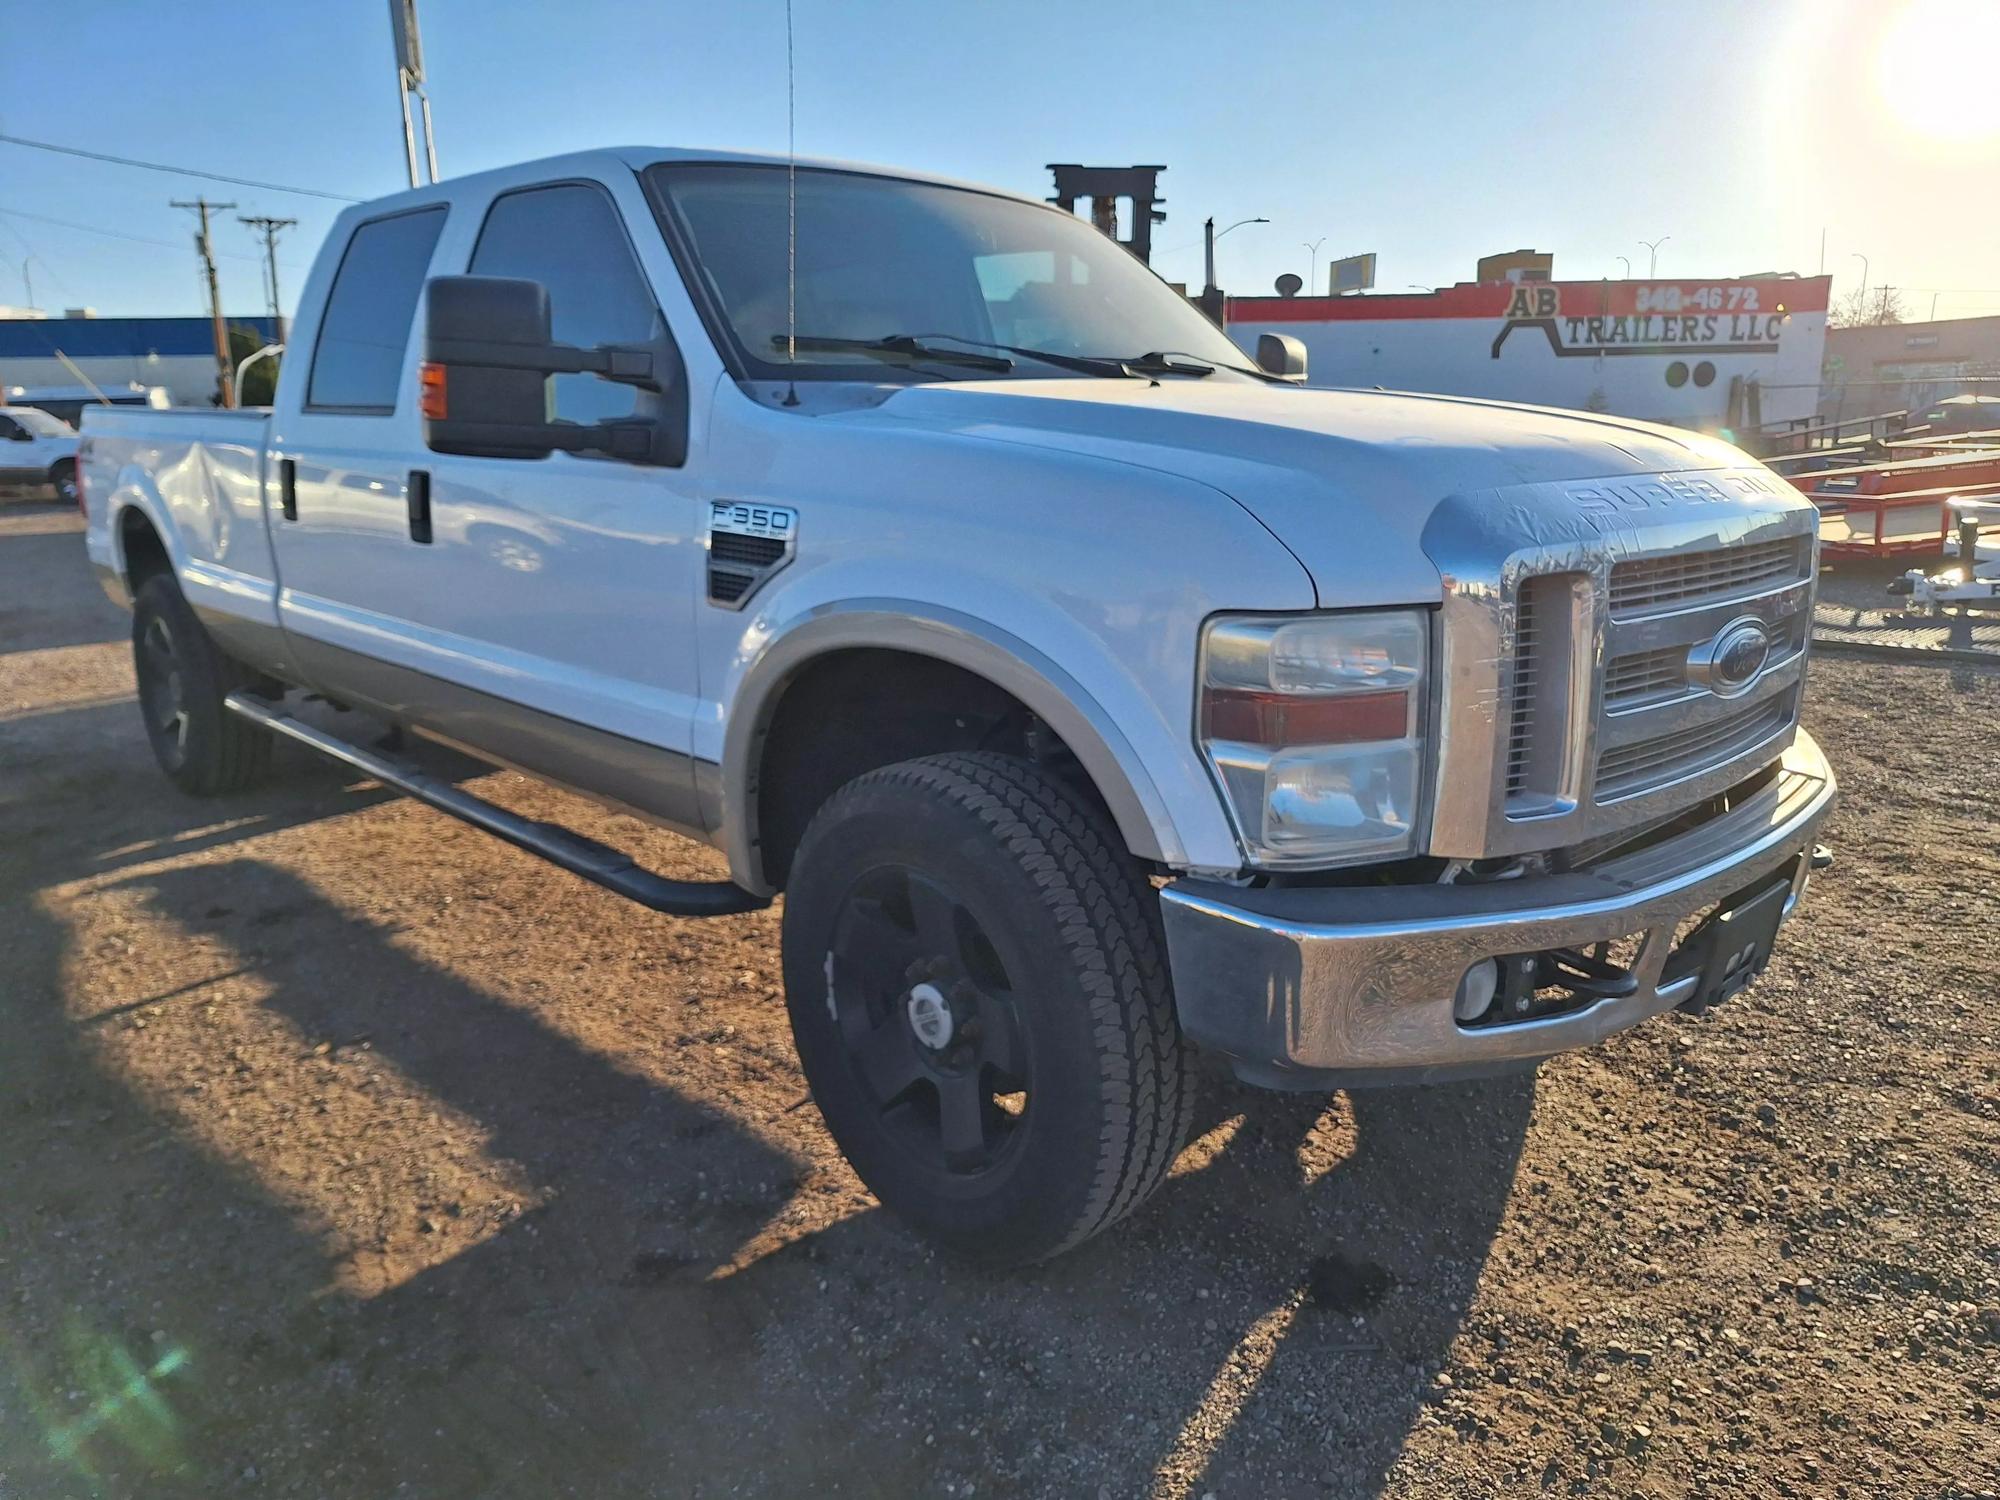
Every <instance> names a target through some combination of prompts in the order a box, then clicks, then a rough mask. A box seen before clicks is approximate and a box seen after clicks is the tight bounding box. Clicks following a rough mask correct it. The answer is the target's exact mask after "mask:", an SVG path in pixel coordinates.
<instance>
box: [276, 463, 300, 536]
mask: <svg viewBox="0 0 2000 1500" xmlns="http://www.w3.org/2000/svg"><path fill="white" fill-rule="evenodd" d="M278 508H279V509H280V510H282V511H283V512H284V513H285V519H286V520H287V521H296V520H297V519H298V518H299V466H298V463H297V462H296V461H295V460H293V459H289V458H281V459H279V460H278Z"/></svg>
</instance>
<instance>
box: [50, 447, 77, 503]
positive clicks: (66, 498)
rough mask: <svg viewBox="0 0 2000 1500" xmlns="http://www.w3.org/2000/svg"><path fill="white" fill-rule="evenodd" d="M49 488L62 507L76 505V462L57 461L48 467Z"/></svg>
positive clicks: (69, 460) (72, 460)
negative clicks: (54, 493)
mask: <svg viewBox="0 0 2000 1500" xmlns="http://www.w3.org/2000/svg"><path fill="white" fill-rule="evenodd" d="M49 488H50V489H52V490H54V491H55V492H56V499H58V500H60V501H62V503H63V504H64V505H74V504H76V460H75V459H73V458H64V459H58V460H57V461H56V462H55V463H53V464H51V465H49Z"/></svg>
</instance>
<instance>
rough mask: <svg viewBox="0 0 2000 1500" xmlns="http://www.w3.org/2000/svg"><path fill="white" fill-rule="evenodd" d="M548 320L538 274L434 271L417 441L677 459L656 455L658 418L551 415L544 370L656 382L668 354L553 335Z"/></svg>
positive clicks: (528, 452) (448, 449)
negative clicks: (563, 418)
mask: <svg viewBox="0 0 2000 1500" xmlns="http://www.w3.org/2000/svg"><path fill="white" fill-rule="evenodd" d="M551 324H552V319H551V317H550V308H549V293H548V289H547V288H546V287H544V286H543V285H542V284H541V283H540V282H537V281H523V280H517V279H515V278H513V277H507V276H437V277H433V278H432V279H431V281H430V283H429V285H428V287H427V288H426V300H425V309H424V362H423V369H422V372H421V375H422V382H421V384H422V401H421V408H422V413H423V419H424V445H425V446H426V447H427V448H429V449H431V451H433V452H435V453H463V454H469V455H473V456H477V457H482V458H546V457H548V456H549V454H551V453H554V452H557V451H562V452H568V453H608V454H610V455H611V456H612V457H614V458H623V459H628V460H630V461H631V462H634V463H663V462H669V461H678V460H669V459H668V458H666V457H664V456H662V454H661V451H660V450H661V446H662V445H661V442H660V436H661V428H660V424H659V423H657V422H654V421H650V420H647V419H643V418H635V419H631V420H625V421H612V422H600V423H596V424H594V425H582V424H576V423H566V422H557V421H556V420H555V410H554V407H553V405H552V404H551V403H552V396H551V391H550V377H551V376H554V375H572V374H590V375H596V376H598V377H599V378H600V379H604V380H612V381H617V382H619V383H620V384H624V385H633V386H637V387H639V388H640V389H641V390H658V389H660V378H659V376H657V375H656V374H655V371H656V370H658V369H660V368H661V366H662V365H663V364H664V363H666V361H664V360H663V359H662V357H661V351H660V350H659V349H657V348H654V347H648V346H626V345H617V344H607V345H604V346H602V347H600V348H596V349H579V348H577V347H575V346H574V345H570V344H558V343H553V342H551V340H550V335H549V330H550V327H551ZM671 373H674V374H677V373H678V371H677V370H676V371H673V372H671Z"/></svg>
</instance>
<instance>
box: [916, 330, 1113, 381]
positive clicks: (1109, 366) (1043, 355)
mask: <svg viewBox="0 0 2000 1500" xmlns="http://www.w3.org/2000/svg"><path fill="white" fill-rule="evenodd" d="M917 337H918V338H922V339H950V340H951V341H952V342H953V343H954V344H970V345H972V347H973V348H975V349H999V350H1001V351H1003V352H1004V353H1007V354H1018V355H1020V356H1021V358H1023V359H1034V360H1040V361H1041V362H1042V363H1043V364H1045V365H1054V366H1055V367H1056V368H1057V369H1058V370H1075V371H1076V372H1077V373H1078V374H1081V375H1101V376H1103V377H1104V378H1105V379H1107V380H1131V379H1136V378H1140V377H1139V372H1138V371H1137V370H1134V369H1130V368H1128V367H1127V364H1126V362H1125V361H1124V360H1120V359H1100V358H1098V357H1097V356H1096V355H1094V354H1057V353H1055V352H1054V351H1052V350H1048V349H1029V348H1026V347H1024V346H1023V345H1020V344H989V343H988V342H986V340H984V339H969V338H967V337H966V336H965V335H964V334H962V333H923V334H918V335H917Z"/></svg>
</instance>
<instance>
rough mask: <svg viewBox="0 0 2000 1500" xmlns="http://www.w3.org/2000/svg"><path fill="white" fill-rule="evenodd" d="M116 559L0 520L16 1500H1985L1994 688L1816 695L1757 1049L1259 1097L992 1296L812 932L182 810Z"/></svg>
mask: <svg viewBox="0 0 2000 1500" xmlns="http://www.w3.org/2000/svg"><path fill="white" fill-rule="evenodd" d="M76 532H77V525H76V522H75V520H74V518H73V517H71V516H68V515H65V514H63V513H62V512H60V511H57V510H55V509H53V508H50V507H46V506H25V507H24V506H15V507H10V508H8V509H6V510H4V511H0V954H4V955H5V963H4V966H0V1497H6V1500H17V1497H18V1500H45V1497H59V1496H68V1495H79V1496H80V1495H115V1496H146V1497H154V1496H166V1497H174V1496H202V1497H237V1496H265V1495H271V1496H280V1495H282V1496H316V1497H317V1496H326V1497H347V1496H353V1497H383V1496H393V1495H405V1494H407V1495H420V1496H441V1497H460V1496H463V1497H474V1496H478V1497H489V1496H524V1497H548V1496H589V1497H596V1496H612V1497H617V1496H651V1495H673V1496H680V1495H689V1496H718V1495H735V1494H744V1495H794V1494H800V1493H808V1492H810V1493H838V1494H844V1495H858V1496H904V1495H926V1496H930V1495H952V1496H971V1495H985V1496H1042V1495H1063V1496H1082V1497H1086V1500H1089V1497H1096V1496H1110V1497H1126V1496H1158V1497H1172V1500H1180V1497H1199V1496H1203V1495H1208V1494H1213V1495H1215V1496H1217V1497H1222V1500H1227V1497H1239V1496H1240V1497H1266V1496H1294V1495H1296V1496H1308V1495H1311V1496H1318V1495H1368V1496H1372V1495H1393V1496H1408V1497H1419V1496H1421V1497H1431V1496H1459V1495H1488V1494H1494V1493H1501V1492H1520V1493H1527V1494H1557V1495H1561V1494H1593V1495H1614V1496H1683V1495H1688V1496H1693V1495H1716V1496H1739V1495H1766V1494H1777V1495H1788V1496H1790V1495H1796V1496H1818V1495H1853V1496H1861V1495H1869V1496H1874V1495H1882V1496H1897V1497H1904V1496H1932V1497H1942V1496H1965V1495H1980V1494H1989V1495H1990V1494H1992V1493H1993V1492H1994V1490H1995V1489H1996V1488H2000V1434H1996V1427H1995V1418H1996V1415H2000V1223H1996V1217H1995V1214H1994V1211H1993V1210H1994V1196H1995V1189H1996V1185H2000V1049H1997V1048H1996V1041H2000V1020H1996V1014H1995V1008H1994V1003H1993V997H1994V991H1995V980H1996V977H2000V976H1996V969H2000V943H1996V939H1995V931H1996V918H2000V910H1997V909H1996V898H1995V878H1996V876H2000V847H1996V839H1995V832H1994V831H1995V827H1996V816H1995V815H1996V805H1995V804H1996V796H1997V795H2000V794H1996V792H1995V791H1994V789H1993V782H1992V778H1991V775H1990V773H1989V771H1988V766H1989V765H1990V756H1991V747H1992V744H1993V733H1994V728H1995V725H1996V723H2000V674H1996V673H1993V672H1987V671H1984V670H1981V669H1974V668H1963V667H1961V668H1946V667H1890V666H1881V665H1873V664H1868V663H1862V662H1854V661H1835V660H1830V659H1829V660H1824V661H1822V662H1820V663H1818V664H1817V665H1816V666H1815V668H1814V693H1813V698H1812V703H1811V708H1810V710H1809V715H1808V717H1809V722H1810V725H1811V727H1812V729H1813V730H1814V732H1815V733H1816V734H1818V735H1819V736H1820V737H1821V740H1822V742H1823V743H1824V744H1825V745H1826V747H1827V749H1828V751H1829V753H1830V754H1831V755H1832V756H1833V757H1834V759H1835V762H1836V764H1837V766H1838V767H1839V769H1840V773H1841V775H1842V778H1843V782H1844V785H1845V800H1844V802H1843V805H1842V808H1841V810H1840V811H1839V812H1838V813H1837V814H1836V816H1835V819H1834V822H1833V824H1832V827H1831V829H1830V831H1829V838H1830V839H1831V841H1832V842H1833V843H1834V844H1835V845H1836V846H1837V848H1838V850H1839V856H1840V858H1839V862H1838V863H1837V864H1836V865H1835V866H1834V868H1833V869H1832V870H1831V871H1829V872H1827V873H1826V874H1825V875H1823V876H1822V877H1820V878H1819V879H1818V880H1817V881H1816V882H1815V885H1814V889H1813V892H1812V894H1811V896H1810V897H1809V899H1808V901H1807V903H1806V905H1805V906H1804V907H1803V908H1802V909H1801V913H1800V916H1799V918H1798V919H1797V920H1796V921H1795V922H1794V924H1793V925H1792V926H1791V927H1790V928H1789V929H1788V931H1787V936H1786V939H1785V941H1784V943H1783V944H1782V946H1781V950H1780V952H1779V954H1778V956H1777V958H1776V960H1775V961H1774V963H1773V965H1772V967H1771V970H1770V972H1769V973H1768V974H1767V975H1766V976H1765V978H1764V980H1763V981H1762V983H1761V984H1760V985H1759V986H1758V987H1757V988H1755V989H1754V990H1752V991H1751V992H1750V993H1749V994H1747V995H1745V996H1744V997H1742V998H1740V999H1738V1000H1737V1001H1735V1002H1733V1003H1732V1004H1731V1005H1729V1006H1726V1007H1724V1008H1723V1009H1722V1010H1720V1011H1719V1012H1717V1013H1715V1014H1714V1015H1712V1016H1709V1017H1706V1018H1703V1019H1700V1020H1696V1019H1691V1018H1685V1017H1680V1016H1671V1017H1667V1018H1664V1019H1662V1020H1659V1021H1657V1022H1654V1023H1652V1024H1650V1025H1647V1026H1644V1027H1642V1028H1640V1029H1638V1030H1637V1031H1635V1032H1632V1033H1628V1034H1626V1035H1624V1036H1622V1037H1619V1038H1616V1039H1614V1040H1613V1041H1611V1042H1610V1043H1608V1044H1606V1045H1605V1046H1603V1047H1600V1048H1597V1049H1595V1050H1593V1051H1590V1052H1586V1053H1582V1054H1577V1055H1572V1056H1568V1057H1564V1058H1561V1059H1558V1060H1556V1061H1553V1062H1551V1063H1548V1064H1545V1065H1544V1066H1543V1067H1542V1068H1541V1069H1540V1071H1539V1073H1538V1074H1537V1075H1535V1076H1534V1077H1532V1078H1521V1079H1516V1080H1513V1081H1509V1082H1501V1083H1488V1084H1481V1085H1477V1086H1469V1085H1468V1086H1458V1087H1451V1088H1432V1089H1411V1090H1401V1091H1389V1092H1376V1093H1367V1094H1355V1095H1337V1096H1335V1097H1333V1098H1331V1099H1327V1098H1321V1097H1310V1098H1292V1097H1279V1096H1273V1095H1265V1094H1259V1093H1256V1092H1252V1091H1249V1090H1245V1089H1242V1088H1240V1087H1237V1086H1234V1085H1232V1084H1228V1083H1225V1082H1222V1081H1220V1080H1217V1081H1216V1082H1215V1084H1214V1085H1213V1086H1212V1087H1211V1088H1210V1089H1209V1091H1208V1094H1207V1102H1206V1105H1205V1107H1204V1110H1203V1113H1202V1116H1201V1119H1200V1122H1199V1124H1198V1127H1197V1128H1198V1130H1199V1132H1200V1134H1199V1139H1198V1140H1197V1141H1196V1143H1195V1144H1194V1145H1193V1146H1191V1147H1190V1148H1189V1150H1188V1152H1187V1154H1186V1156H1185V1157H1184V1159H1183V1160H1182V1161H1181V1162H1180V1163H1179V1164H1178V1166H1177V1167H1176V1170H1175V1174H1174V1176H1173V1178H1172V1179H1171V1180H1170V1182H1169V1183H1168V1185H1167V1187H1166V1188H1165V1189H1164V1190H1163V1191H1162V1192H1161V1194H1160V1195H1159V1196H1158V1197H1157V1198H1156V1199H1155V1200H1154V1201H1153V1202H1152V1203H1151V1204H1150V1205H1149V1206H1148V1207H1147V1208H1146V1209H1145V1210H1144V1211H1143V1212H1142V1213H1141V1214H1140V1215H1139V1217H1138V1218H1137V1219H1135V1220H1133V1221H1131V1222H1129V1223H1127V1224H1126V1225H1124V1226H1121V1227H1120V1228H1119V1229H1117V1230H1115V1231H1113V1232H1112V1233H1111V1234H1109V1235H1107V1236H1105V1237H1103V1238H1101V1239H1099V1240H1097V1241H1094V1242H1093V1243H1091V1244H1090V1245H1088V1246H1086V1247H1084V1248H1083V1249H1082V1250H1080V1251H1078V1252H1076V1253H1074V1254H1072V1255H1070V1256H1069V1257H1067V1258H1065V1259H1063V1260H1061V1261H1059V1262H1057V1263H1056V1264H1054V1265H1051V1266H1048V1267H1044V1268H1041V1269H1038V1270H1036V1271H1033V1272H1030V1273H1027V1274H1019V1275H1011V1276H988V1275H982V1274H973V1273H970V1272H967V1271H965V1270H962V1269H959V1268H957V1267H956V1266H954V1265H952V1264H949V1263H946V1262H943V1261H940V1260H939V1259H937V1258H936V1257H934V1256H932V1255H931V1254H929V1253H927V1252H926V1251H925V1250H924V1249H923V1248H922V1247H921V1246H920V1245H919V1244H917V1243H916V1242H915V1241H913V1240H912V1239H911V1238H910V1237H908V1236H907V1235H905V1234H904V1233H903V1232H902V1230H901V1229H900V1228H899V1227H898V1226H897V1225H896V1223H895V1222H894V1221H892V1220H890V1219H889V1218H888V1217H887V1216H886V1215H884V1214H883V1213H881V1212H880V1211H879V1210H878V1209H877V1208H876V1207H875V1205H874V1203H873V1200H872V1199H871V1198H870V1197H869V1196H868V1194H867V1193H866V1192H864V1191H863V1190H862V1189H861V1187H860V1186H859V1184H858V1183H857V1182H856V1181H855V1179H854V1178H853V1176H852V1175H851V1174H850V1173H849V1172H848V1171H847V1169H846V1168H845V1166H844V1165H843V1164H842V1163H841V1161H840V1160H839V1158H838V1157H837V1156H835V1155H834V1153H833V1151H832V1150H831V1148H830V1146H829V1145H828V1143H827V1140H826V1138H825V1136H824V1133H823V1132H822V1130H821V1127H820V1125H819V1121H818V1119H817V1116H816V1115H815V1114H814V1112H813V1110H812V1107H811V1105H810V1104H809V1103H808V1102H806V1097H805V1089H804V1086H803V1084H802V1083H801V1080H800V1078H799V1074H798V1070H797V1067H796V1064H795V1062H794V1059H793V1056H792V1050H791V1045H790V1042H789V1040H788V1039H787V1036H786V1032H785V1025H784V1017H783V1010H782V1007H781V1003H780V999H779V994H778V982H779V981H778V970H777V945H776V933H777V923H778V915H777V913H775V912H772V913H765V914H761V915H758V916H753V917H746V918H739V919H728V920H717V921H710V922H706V923H702V922H681V921H674V920H671V919H668V918H664V917H658V916H654V915H651V914H648V913H645V912H642V911H639V910H638V909H636V908H633V907H630V906H627V905H625V904H623V903H621V902H620V901H618V900H617V899H616V898H614V897H612V896H610V895H608V894H605V893H603V892H601V891H598V890H597V889H595V888H594V887H591V886H589V885H586V884H584V883H582V882H580V881H576V880H573V879H570V878H569V877H567V876H564V875H562V874H560V873H557V872H554V871H550V870H548V869H546V868H544V867H542V866H539V865H537V864H536V863H535V862H533V861H532V860H530V859H528V858H527V857H526V856H524V855H521V854H519V853H517V852H515V851H513V850H510V849H508V848H506V847H504V846H502V845H500V844H498V843H496V842H493V841H491V840H489V839H487V838H485V837H484V836H483V835H480V834H478V833H475V832H473V831H471V830H469V829H465V828H462V827H460V826H459V825H457V824H454V823H452V822H450V821H448V820H446V819H443V818H441V817H440V816H438V815H436V814H434V813H431V812H429V811H427V810H425V809H423V808H421V807H418V806H415V805H413V804H410V803H408V802H404V801H400V800H396V799H393V798H388V797H385V796H383V795H382V794H381V793H380V792H379V790H377V789H375V788H373V787H372V786H370V785H368V784H366V783H356V782H352V781H350V780H346V779H343V777H342V776H341V775H340V774H339V773H338V772H336V771H335V770H333V769H331V768H329V767H328V766H326V765H324V764H320V763H315V762H312V761H310V760H309V759H308V758H307V757H306V755H305V753H304V752H299V753H296V754H294V753H291V752H290V751H289V750H288V749H283V748H281V751H280V755H279V764H278V768H277V774H276V775H275V776H274V777H273V779H272V780H271V782H270V783H269V785H268V786H266V787H265V788H263V789H261V790H258V791H256V792H253V793H250V794H247V795H242V796H237V797H232V798H229V799H225V800H222V801H217V802H208V803H198V802H194V801H190V800H187V799H184V798H182V797H181V796H179V795H178V794H176V793H175V792H173V791H172V790H171V789H170V788H169V787H168V786H167V784H166V782H165V781H164V780H163V779H162V778H161V777H160V776H159V775H158V774H157V772H156V771H155V770H154V768H153V766H152V764H151V761H150V758H149V757H148V755H147V752H146V748H145V743H144V740H143V738H142V735H141V731H140V727H139V724H138V718H137V714H136V711H135V709H134V707H133V703H132V701H131V680H130V671H129V667H128V663H127V655H126V648H125V646H124V643H123V634H124V630H125V628H126V627H125V620H124V617H123V616H122V615H120V614H119V613H118V612H117V611H116V610H114V609H113V608H111V607H110V606H109V605H108V604H107V603H106V602H105V601H104V600H103V598H102V597H101V596H100V595H99V594H98V593H97V591H96V589H95V587H94V585H93V584H92V583H91V581H90V579H89V577H88V575H87V570H86V567H85V564H84V561H83V556H82V547H81V542H80V538H79V537H78V536H77V534H76ZM474 774H476V773H474ZM474 784H475V785H476V787H477V789H478V790H480V791H481V792H482V793H484V794H485V795H489V796H492V797H495V798H496V799H499V800H502V801H505V802H507V803H508V804H510V805H512V806H515V807H517V808H521V809H524V810H528V811H532V812H534V813H536V814H537V815H540V816H547V817H554V818H559V819H562V820H565V821H570V822H573V823H575V824H577V825H578V826H580V827H582V828H583V829H584V830H585V831H587V832H590V833H593V834H596V835H598V836H600V837H605V838H608V839H612V840H614V841H620V842H624V843H626V844H627V845H629V846H631V847H633V848H635V850H637V851H638V852H639V853H640V854H641V855H642V857H644V858H646V859H648V860H650V861H651V862H652V863H654V864H655V865H656V866H657V867H659V868H662V869H666V870H668V871H670V872H676V873H687V874H710V875H712V874H713V873H715V870H716V865H715V862H714V860H713V858H712V856H710V855H708V854H707V853H705V852H703V851H699V850H695V849H693V848H691V847H690V846H687V845H685V844H681V843H678V842H677V841H675V840H673V839H672V838H670V837H667V836H664V835H660V834H656V833H653V832H650V831H647V830H643V829H640V828H638V827H637V825H634V824H632V823H630V822H628V821H627V820H624V819H620V818H617V817H613V816H610V815H607V814H603V813H600V812H597V811H595V810H594V809H592V808H589V807H588V806H586V805H584V804H582V803H579V802H576V801H575V800H573V799H569V798H566V797H563V796H560V795H558V794H555V793H552V792H549V791H546V790H544V789H541V788H538V787H535V786H534V785H532V784H531V783H528V782H525V781H523V780H521V779H520V778H517V777H513V776H510V775H505V774H499V773H491V774H486V775H484V776H481V777H480V778H479V779H478V780H477V781H476V782H475V783H474Z"/></svg>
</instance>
